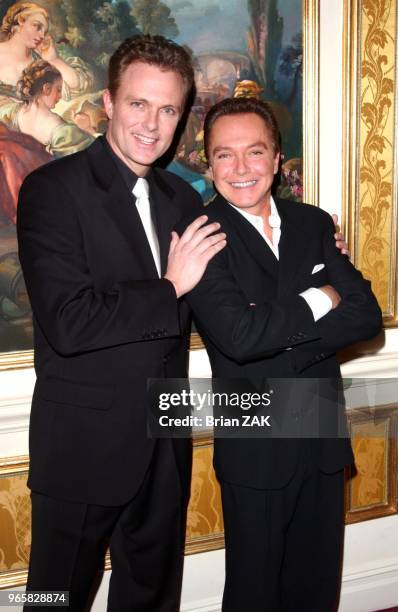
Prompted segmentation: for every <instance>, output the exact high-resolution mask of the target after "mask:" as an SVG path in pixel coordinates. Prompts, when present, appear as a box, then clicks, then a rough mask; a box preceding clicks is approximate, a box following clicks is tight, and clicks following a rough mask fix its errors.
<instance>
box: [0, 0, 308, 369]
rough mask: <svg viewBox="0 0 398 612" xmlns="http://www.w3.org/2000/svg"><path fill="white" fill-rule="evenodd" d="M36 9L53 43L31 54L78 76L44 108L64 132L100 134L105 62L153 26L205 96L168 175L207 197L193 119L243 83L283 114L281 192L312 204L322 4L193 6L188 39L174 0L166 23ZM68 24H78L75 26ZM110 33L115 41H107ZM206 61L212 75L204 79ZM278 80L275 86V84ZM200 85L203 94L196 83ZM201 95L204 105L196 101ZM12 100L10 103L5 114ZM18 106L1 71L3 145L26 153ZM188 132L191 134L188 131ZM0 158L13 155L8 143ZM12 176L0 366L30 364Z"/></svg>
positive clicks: (129, 3)
mask: <svg viewBox="0 0 398 612" xmlns="http://www.w3.org/2000/svg"><path fill="white" fill-rule="evenodd" d="M98 2H99V0H98ZM224 3H225V7H224ZM35 4H36V5H37V6H40V7H42V9H43V16H44V17H43V18H44V19H47V21H48V23H49V25H50V30H49V36H50V39H51V40H50V43H49V42H48V41H45V44H44V41H43V44H41V43H40V44H41V46H40V49H39V48H37V49H31V50H30V51H31V52H32V60H33V61H39V60H40V59H46V58H47V59H48V61H50V58H51V57H57V62H58V63H59V61H62V62H63V63H64V64H65V65H66V64H68V66H69V68H70V69H72V70H74V71H75V73H76V74H75V76H76V79H77V81H78V85H76V84H75V85H74V86H72V85H71V84H70V83H69V84H68V82H67V81H65V80H64V84H63V86H64V90H65V92H66V93H65V95H64V93H63V94H62V98H61V100H59V101H58V102H57V103H56V105H55V106H54V109H52V108H51V109H49V110H48V112H52V111H53V110H54V113H55V114H58V115H60V117H61V118H62V122H63V123H62V126H61V128H62V129H64V130H65V129H67V128H68V130H69V132H71V133H72V132H76V130H80V132H79V134H80V135H82V134H83V133H84V132H85V133H86V136H87V134H88V137H89V138H91V137H92V136H93V135H95V134H97V133H99V132H100V131H101V130H102V131H103V129H104V125H105V122H104V114H103V113H101V102H100V100H101V91H102V88H103V87H105V85H106V82H105V80H104V79H105V78H106V77H105V76H104V75H105V74H106V64H107V61H108V59H109V56H110V54H111V52H112V51H113V47H114V45H115V44H116V39H117V40H119V39H120V40H121V39H123V38H124V37H125V36H128V35H132V34H135V33H139V32H142V31H145V32H151V33H155V30H156V33H161V34H164V35H166V36H169V37H171V38H174V39H175V40H176V41H177V42H180V43H185V44H188V46H190V47H191V48H192V50H193V57H194V63H195V66H196V69H195V70H196V72H197V76H198V79H197V81H198V83H199V84H201V85H200V86H202V85H203V86H204V89H203V91H202V92H201V91H199V93H204V94H206V96H204V95H200V96H198V97H197V100H196V102H198V105H197V106H198V108H199V110H197V109H196V111H197V112H196V111H195V112H196V115H195V112H192V113H191V116H192V118H193V119H192V121H191V124H192V125H191V124H190V123H189V122H188V128H187V130H185V133H184V135H183V138H182V141H181V143H180V145H179V148H178V149H177V155H176V157H175V159H174V160H173V162H172V163H174V166H175V167H173V168H170V169H171V170H173V171H177V173H178V172H179V171H178V168H177V170H176V167H177V166H178V167H179V168H180V169H181V168H183V170H184V171H183V172H182V174H181V176H183V178H186V179H187V180H189V181H190V182H191V183H192V184H193V185H194V186H196V184H198V185H200V186H201V187H200V189H202V187H203V185H205V188H204V193H203V194H202V195H203V196H204V199H206V194H207V188H208V187H209V189H210V190H211V184H210V183H209V181H208V180H207V177H206V168H205V164H204V162H203V160H202V158H201V149H200V146H201V145H200V138H198V137H199V135H200V129H199V128H200V119H199V122H198V116H199V115H200V113H201V112H202V111H203V108H205V107H206V104H208V103H209V104H210V103H213V102H215V101H217V100H218V99H219V98H217V95H218V96H220V95H221V97H225V96H226V95H235V94H236V95H238V94H239V95H248V93H247V91H246V89H245V87H246V86H247V87H249V90H250V91H249V93H250V92H251V93H253V91H254V90H253V91H252V89H253V87H254V88H255V90H256V92H257V94H258V95H259V96H261V97H262V98H264V99H265V100H267V101H268V102H270V103H271V104H274V111H275V113H276V115H277V116H278V113H279V115H280V116H278V118H279V120H280V124H281V130H282V140H283V142H284V150H285V153H286V157H285V160H284V165H283V169H282V175H281V176H282V179H281V180H282V183H281V189H282V190H283V192H282V195H283V196H284V197H289V198H290V199H297V200H302V199H305V201H307V202H309V203H312V204H316V203H317V195H318V185H317V181H318V178H317V177H318V167H317V160H318V112H317V111H318V30H319V27H318V4H319V0H260V1H257V0H256V2H253V1H251V0H248V1H247V2H244V3H242V2H240V1H238V0H233V2H231V1H230V0H220V3H214V6H213V8H212V11H210V12H209V6H208V4H209V3H207V4H205V3H203V6H202V8H201V2H200V1H199V2H196V3H195V8H194V10H195V12H196V13H197V17H198V20H199V21H198V20H196V21H195V28H196V30H197V29H198V28H199V29H200V27H201V28H202V30H201V32H199V33H200V36H198V35H197V32H196V30H195V35H194V34H193V32H192V31H191V30H192V27H191V30H189V29H186V28H187V27H188V26H187V25H186V24H187V23H191V24H192V19H190V20H188V19H187V16H186V15H185V22H184V21H183V12H184V10H185V12H186V9H185V8H183V7H182V6H180V3H176V2H174V1H173V0H164V1H163V2H160V1H159V5H162V11H160V13H161V14H162V15H163V17H165V16H167V19H166V18H164V19H163V20H162V19H160V17H159V16H158V15H157V14H156V15H155V14H154V15H152V16H151V15H149V16H148V15H147V16H146V17H145V19H146V21H145V19H144V17H143V15H144V13H145V11H143V9H142V7H143V3H142V2H140V1H139V0H119V2H118V3H107V5H106V6H107V8H104V7H105V5H104V6H102V4H103V3H102V2H99V5H101V6H100V8H99V9H98V10H94V8H95V6H96V0H90V2H87V3H80V4H79V6H78V10H77V8H76V7H75V9H74V11H73V15H72V14H71V15H69V14H67V13H66V12H65V11H67V10H68V9H67V8H66V7H67V6H68V3H62V2H60V1H59V2H58V1H57V0H55V1H54V0H51V1H50V0H38V1H37V2H36V3H35ZM14 5H15V2H13V1H12V0H0V20H3V18H4V17H5V16H6V15H7V14H8V13H7V12H8V11H9V10H10V9H12V7H13V6H14ZM86 5H87V6H86ZM99 5H98V6H99ZM221 5H222V6H221ZM76 6H77V5H76ZM90 7H91V8H90ZM93 7H94V8H93ZM224 9H225V10H224ZM106 11H108V13H109V11H113V12H115V11H116V12H117V14H116V13H115V15H113V16H111V15H110V14H108V13H106ZM123 11H124V12H123ZM201 11H202V13H203V14H201ZM238 11H240V13H239V12H238ZM242 11H243V12H245V15H244V19H243V20H241V19H240V17H239V16H240V14H241V13H242ZM46 12H47V13H46ZM86 13H87V15H86ZM105 13H106V14H105ZM119 13H120V14H119ZM160 13H159V14H160ZM46 14H47V17H46ZM221 16H222V20H223V21H222V25H223V27H222V31H224V30H225V28H227V25H228V23H227V22H228V19H229V18H230V20H231V23H232V24H233V25H234V28H235V30H237V31H238V30H239V28H240V30H239V31H238V34H239V36H238V37H237V39H239V41H240V43H239V44H240V47H239V48H238V47H236V41H235V38H236V37H234V36H229V37H228V36H226V38H225V40H222V39H221V38H222V37H221V38H220V31H221V30H220V29H218V30H217V28H216V27H215V26H216V22H217V19H218V20H220V19H221ZM111 17H112V19H111ZM79 19H80V21H79ZM148 19H149V21H148ZM159 19H160V21H159ZM73 20H78V22H76V23H74V22H73ZM72 22H73V23H72ZM94 22H95V23H94ZM199 22H200V23H199ZM202 22H203V23H202ZM10 23H11V22H10ZM109 24H111V26H112V27H111V26H110V25H109ZM112 24H113V25H112ZM3 25H4V23H3ZM6 25H7V24H6ZM89 26H90V27H89ZM108 26H109V27H108ZM271 26H272V27H271ZM4 28H5V29H4ZM4 28H2V29H1V32H0V45H1V44H2V43H3V42H5V41H6V40H7V38H4V37H7V35H9V36H14V34H13V32H14V30H12V28H11V29H10V31H9V32H8V34H7V31H6V30H7V28H6V26H4ZM90 28H91V29H90ZM107 28H108V29H107ZM112 28H113V29H112ZM115 28H116V29H117V36H115V35H114V29H115ZM184 28H185V29H184ZM227 29H228V28H227ZM86 30H87V31H86ZM108 30H109V32H108ZM119 30H120V31H119ZM95 32H97V36H96V38H95V40H94V39H93V40H92V41H91V38H90V37H91V36H92V35H93V33H95ZM98 33H101V35H98ZM112 36H113V37H114V38H115V40H113V38H112ZM195 45H196V47H195ZM198 45H199V47H200V45H202V48H201V49H199V47H198ZM219 49H223V51H219ZM10 62H11V59H10ZM11 63H12V62H11ZM210 64H211V66H212V70H213V72H212V73H211V74H210V72H211V71H210V72H209V70H210ZM221 64H222V65H223V66H224V65H225V66H228V67H229V68H230V71H231V70H232V72H231V74H229V73H228V71H227V72H226V73H225V74H224V73H222V74H221V72H220V70H221V68H220V66H221ZM57 65H58V64H57ZM225 66H224V67H225ZM214 67H216V72H215V73H214ZM3 68H4V65H3ZM61 72H62V70H61ZM213 73H214V74H213ZM277 75H279V76H277ZM230 77H231V78H230ZM211 79H213V81H214V83H213V82H211ZM231 79H232V81H231ZM278 79H279V80H278ZM230 81H231V82H230ZM277 81H278V83H279V85H278V86H276V85H275V83H276V82H277ZM243 84H244V85H245V87H243ZM278 87H279V89H278ZM231 88H232V89H231ZM197 89H200V87H199V86H198V85H197ZM14 90H15V91H14ZM217 92H218V93H217ZM207 94H208V95H207ZM214 96H215V97H214ZM199 98H200V100H201V104H202V103H203V105H204V106H203V108H202V107H201V106H200V104H199ZM3 102H4V104H2V103H3ZM196 102H195V103H196ZM10 104H11V106H12V107H13V109H11V110H10ZM20 104H21V100H18V98H17V87H16V86H15V84H9V83H8V82H7V80H6V79H5V78H4V75H3V76H2V75H1V74H0V148H2V147H3V148H4V147H7V146H8V145H9V143H10V142H11V141H12V146H13V147H14V148H16V149H18V151H19V150H20V149H21V146H22V149H24V147H25V148H26V147H28V145H29V147H31V145H32V146H33V145H35V147H36V149H37V144H38V143H37V142H36V143H34V142H33V141H34V138H32V137H31V135H30V134H28V133H27V134H25V133H20V132H16V131H15V129H16V127H15V126H16V123H15V121H14V119H15V116H14V115H15V112H17V111H18V108H19V106H18V105H20ZM14 107H15V108H14ZM17 107H18V108H17ZM200 109H202V111H201V110H200ZM14 111H15V112H14ZM202 114H203V112H202ZM194 115H195V116H194ZM7 122H8V123H7ZM192 126H193V127H194V128H195V129H191V130H190V127H192ZM195 126H196V127H195ZM198 126H199V128H198ZM10 134H11V135H10ZM78 140H79V139H78ZM83 140H84V138H83V139H82V138H80V140H79V142H83ZM22 141H23V142H22ZM7 143H8V144H7ZM73 143H74V144H73ZM187 143H188V144H189V143H190V145H192V143H194V150H191V148H192V147H191V148H190V146H188V144H187ZM39 144H40V143H39ZM72 144H73V146H71V147H69V148H68V151H64V152H62V151H59V150H56V149H55V148H54V147H53V149H51V150H47V148H46V147H45V149H46V150H44V149H43V152H42V153H43V155H47V156H49V155H50V156H51V155H54V156H57V155H63V154H67V153H69V152H73V151H74V150H75V148H74V146H75V144H76V142H75V141H73V142H72ZM76 146H77V145H76ZM192 146H193V145H192ZM18 147H19V148H18ZM29 147H28V148H29ZM35 147H33V148H35ZM39 148H40V147H39ZM202 148H203V147H202ZM36 149H35V151H33V152H32V151H30V149H29V155H30V156H32V155H33V156H34V155H36V154H37V155H39V152H38V151H36ZM6 152H8V153H10V151H9V147H8V149H7V151H6ZM10 154H11V153H10ZM12 155H13V156H14V157H13V159H14V158H15V157H17V158H18V160H17V163H16V165H17V166H18V168H20V165H21V164H20V162H21V160H22V157H24V156H23V155H22V157H21V155H19V154H18V152H16V151H14V150H13V151H12ZM40 155H41V153H40ZM40 155H39V157H40ZM2 159H4V156H3V157H2ZM11 161H12V160H11V158H10V159H9V160H8V162H9V163H8V162H7V168H5V167H4V168H1V167H0V171H2V172H3V174H4V173H5V172H6V173H8V172H10V163H11ZM45 161H46V160H45V159H42V157H40V159H39V161H38V162H37V163H38V164H39V165H40V164H41V163H44V162H45ZM35 163H36V162H35ZM184 164H185V166H186V168H185V169H184ZM26 168H27V170H26V172H28V171H30V170H32V169H33V168H32V167H30V166H29V167H28V166H26ZM3 178H4V177H3ZM6 178H7V177H6ZM17 178H18V180H17V179H15V180H14V179H11V183H10V182H9V180H8V178H7V180H6V181H5V185H6V186H7V185H8V188H7V189H6V190H5V191H4V193H3V195H2V198H1V200H2V205H1V206H0V213H1V214H0V370H1V369H15V368H25V367H31V366H32V365H33V355H32V351H31V350H24V349H30V348H31V346H32V325H31V318H30V309H29V302H28V300H27V295H26V290H25V289H24V284H23V279H22V275H21V273H20V267H19V262H18V257H17V247H16V239H15V217H16V197H17V192H18V185H19V184H20V180H22V178H23V176H19V175H18V177H17ZM15 181H17V182H15ZM18 181H19V182H18ZM206 185H207V186H208V187H206ZM198 189H199V187H198ZM7 202H8V204H7ZM3 209H4V210H3ZM3 234H4V235H3ZM201 347H202V345H201V342H200V340H199V338H198V336H197V335H196V334H193V336H192V342H191V348H201Z"/></svg>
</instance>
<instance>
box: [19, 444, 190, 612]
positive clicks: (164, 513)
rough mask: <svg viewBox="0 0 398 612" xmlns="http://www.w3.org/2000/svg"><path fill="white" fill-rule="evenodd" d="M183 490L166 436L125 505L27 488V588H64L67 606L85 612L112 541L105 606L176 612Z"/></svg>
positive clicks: (116, 611)
mask: <svg viewBox="0 0 398 612" xmlns="http://www.w3.org/2000/svg"><path fill="white" fill-rule="evenodd" d="M126 478H128V474H126ZM185 484H186V483H185ZM185 493H186V491H185V490H184V488H183V487H182V486H181V482H180V476H179V472H178V470H177V466H176V461H175V457H174V452H173V448H172V444H171V440H159V441H158V443H157V445H156V448H155V451H154V455H153V458H152V461H151V465H150V467H149V469H148V472H147V474H146V476H145V480H144V482H143V483H142V486H141V488H140V490H139V491H138V493H137V494H136V496H135V497H134V498H133V499H132V500H130V501H129V503H127V504H126V505H124V506H119V507H108V506H96V505H90V504H80V503H71V502H66V501H64V500H57V499H52V498H50V497H47V496H44V495H41V494H39V493H34V492H32V549H31V556H30V566H29V575H28V583H27V591H30V590H33V591H38V590H48V591H51V590H58V591H59V590H65V591H69V593H70V607H69V608H67V609H68V610H70V611H73V612H83V611H84V610H86V609H88V608H87V606H88V602H89V601H90V599H91V596H92V590H93V585H94V583H95V580H96V578H97V577H98V574H99V572H100V571H101V569H102V568H103V559H104V553H105V550H106V548H107V546H108V545H109V546H110V553H111V561H112V574H111V579H110V587H109V595H108V610H109V611H110V612H154V611H156V612H177V611H178V610H179V599H180V590H181V580H182V569H183V559H184V557H183V554H184V535H185V518H186V503H187V498H186V495H185ZM30 609H31V608H26V612H28V610H30ZM35 609H37V608H35ZM39 609H41V608H39ZM44 609H46V610H48V609H49V608H48V607H46V608H44V607H43V610H44ZM54 609H57V610H59V609H60V608H55V607H54Z"/></svg>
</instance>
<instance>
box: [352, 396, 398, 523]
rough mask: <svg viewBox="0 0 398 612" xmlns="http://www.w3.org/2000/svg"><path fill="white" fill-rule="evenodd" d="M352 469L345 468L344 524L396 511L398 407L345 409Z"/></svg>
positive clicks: (397, 499) (397, 502) (397, 511)
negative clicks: (346, 411) (349, 437)
mask: <svg viewBox="0 0 398 612" xmlns="http://www.w3.org/2000/svg"><path fill="white" fill-rule="evenodd" d="M348 420H349V426H350V434H351V440H352V447H353V451H354V455H355V466H356V467H355V469H352V470H347V472H348V473H347V479H346V496H345V499H346V523H357V522H359V521H364V520H367V519H373V518H379V517H381V516H388V515H390V514H397V513H398V437H397V436H398V406H397V405H388V406H385V407H384V406H378V407H377V409H373V410H370V409H368V408H366V409H355V410H352V411H349V412H348Z"/></svg>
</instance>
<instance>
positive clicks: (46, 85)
mask: <svg viewBox="0 0 398 612" xmlns="http://www.w3.org/2000/svg"><path fill="white" fill-rule="evenodd" d="M42 92H43V94H44V95H45V96H49V95H50V93H51V85H50V83H44V85H43V89H42Z"/></svg>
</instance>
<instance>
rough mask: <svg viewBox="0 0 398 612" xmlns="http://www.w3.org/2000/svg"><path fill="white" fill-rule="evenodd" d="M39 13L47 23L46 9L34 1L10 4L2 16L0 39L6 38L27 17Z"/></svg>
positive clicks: (10, 35) (9, 36)
mask: <svg viewBox="0 0 398 612" xmlns="http://www.w3.org/2000/svg"><path fill="white" fill-rule="evenodd" d="M36 13H40V14H41V15H43V17H44V18H45V20H46V21H47V27H48V23H49V20H50V18H49V15H48V11H47V10H46V9H45V8H44V7H43V6H40V5H39V4H36V2H16V3H15V4H12V5H11V6H10V8H9V9H8V11H7V12H6V14H5V15H4V17H3V21H2V24H1V28H0V40H3V41H4V40H8V39H10V38H11V37H12V35H13V34H14V32H15V30H16V28H17V27H18V26H19V25H21V24H22V23H24V22H25V21H26V20H27V19H28V17H30V16H31V15H35V14H36Z"/></svg>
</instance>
